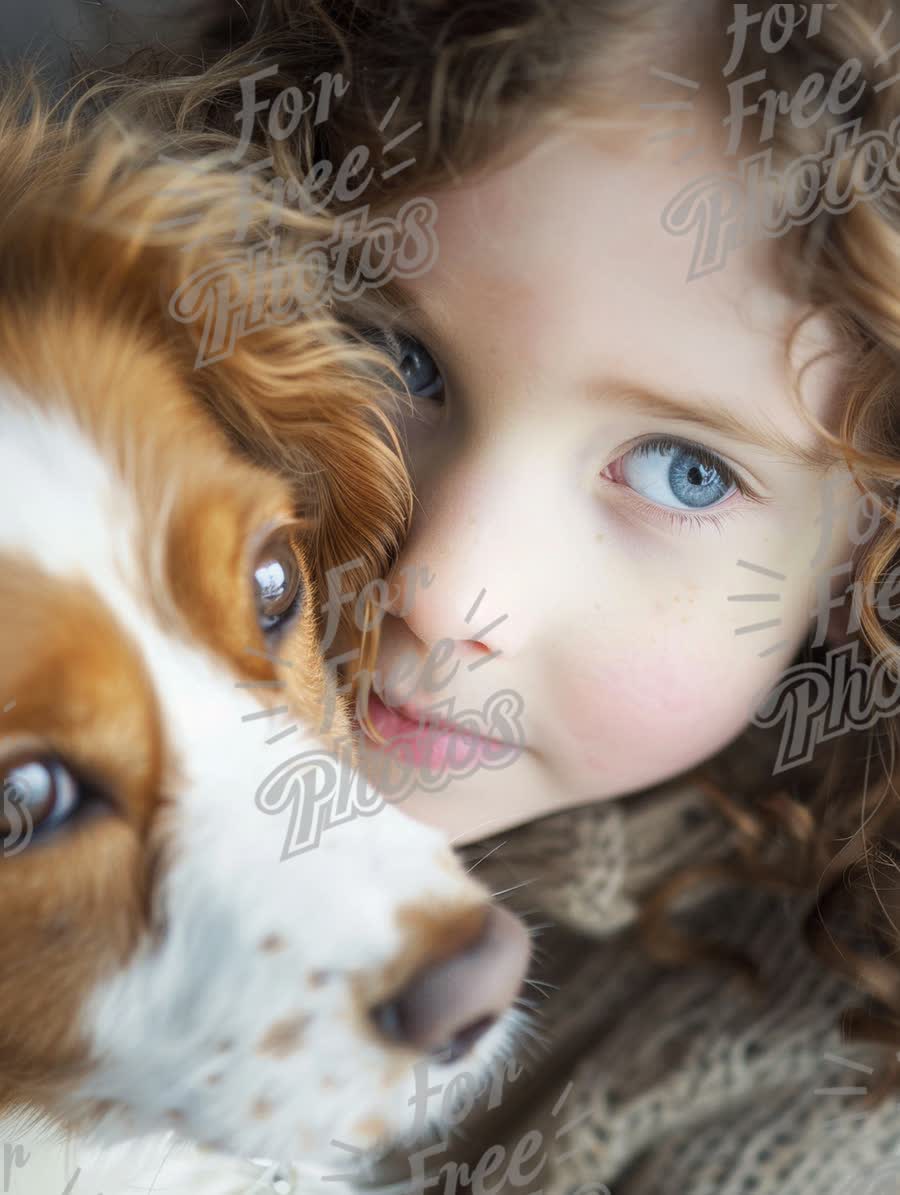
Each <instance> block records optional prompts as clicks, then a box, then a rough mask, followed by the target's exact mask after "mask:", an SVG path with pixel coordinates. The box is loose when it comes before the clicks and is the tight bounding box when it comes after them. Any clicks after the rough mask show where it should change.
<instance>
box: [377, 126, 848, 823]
mask: <svg viewBox="0 0 900 1195" xmlns="http://www.w3.org/2000/svg"><path fill="white" fill-rule="evenodd" d="M674 157H675V151H673V150H672V148H671V145H670V146H669V148H659V147H658V146H657V147H654V148H652V149H651V148H650V147H649V146H648V147H646V148H645V149H644V150H643V151H641V152H634V151H632V152H631V153H630V154H629V155H628V156H622V155H621V154H617V153H614V152H611V151H609V150H605V149H603V148H600V147H598V145H597V144H596V142H595V141H592V140H589V139H588V138H587V137H586V136H584V135H583V134H578V133H573V132H568V133H565V134H563V133H557V134H555V135H554V136H553V137H551V138H550V139H549V140H545V141H544V142H543V143H542V144H541V145H540V146H539V147H538V148H537V149H536V150H534V151H533V152H531V153H530V155H529V156H528V157H527V158H525V159H523V160H521V161H520V162H518V163H517V164H515V165H513V166H512V167H509V168H506V169H504V170H502V171H501V172H499V173H494V174H493V175H491V176H489V177H487V178H483V179H480V180H478V181H470V182H468V183H465V184H464V185H461V186H458V187H455V188H453V189H447V190H445V191H441V192H440V193H438V194H434V195H433V196H432V197H431V198H433V199H434V201H435V203H436V205H437V212H438V217H437V225H436V228H437V236H438V241H439V246H440V249H439V256H438V260H437V263H436V265H435V266H434V267H433V268H432V269H431V270H430V272H429V273H428V274H427V275H424V276H422V277H419V278H417V279H414V280H412V281H409V282H407V284H406V286H407V290H408V294H409V298H410V311H411V313H412V314H411V315H410V317H409V319H408V332H409V334H410V337H414V338H415V340H410V339H403V340H402V341H401V348H400V350H399V352H398V357H405V361H404V369H405V370H406V374H407V377H408V380H409V385H410V388H411V389H412V390H413V391H414V392H415V393H417V394H418V395H419V396H420V397H418V398H417V412H418V413H417V415H416V416H415V417H408V419H407V422H406V424H405V430H406V434H407V436H408V443H409V453H410V463H411V469H412V473H413V479H414V483H415V486H416V493H417V497H418V504H417V511H416V516H415V521H414V525H413V529H412V533H411V535H410V537H409V539H408V541H407V544H406V547H405V550H404V553H403V556H402V558H401V559H400V560H399V562H398V565H397V568H396V569H395V571H394V573H393V574H392V580H393V582H394V585H393V586H392V597H391V601H390V603H388V604H387V605H386V608H387V609H388V611H389V612H388V613H387V614H386V616H385V617H384V620H383V622H382V638H381V648H380V654H379V659H378V664H377V669H376V681H375V687H376V689H378V690H379V691H380V693H381V695H382V697H383V698H384V700H385V702H386V703H387V704H388V705H389V706H390V705H393V706H398V705H403V706H404V708H405V711H406V712H407V713H412V715H413V717H414V718H415V717H416V716H417V715H418V714H419V713H420V712H421V711H424V710H426V709H427V708H428V707H433V709H434V711H435V712H436V713H437V714H438V716H439V717H442V718H443V719H444V720H445V721H446V722H460V721H463V720H464V717H465V715H466V714H468V715H469V716H470V717H469V720H468V724H469V725H472V726H475V725H477V722H474V723H473V722H472V721H471V715H472V713H473V711H477V712H478V714H479V715H481V717H482V723H481V728H482V730H483V731H484V733H485V734H488V735H494V736H495V737H499V738H501V739H503V740H505V741H507V742H516V741H518V742H520V743H521V745H522V749H521V750H520V751H519V752H515V751H507V752H505V753H504V752H503V751H502V750H500V751H499V753H498V757H499V758H501V759H504V760H505V766H502V767H497V766H494V767H484V766H482V767H474V768H472V767H469V768H468V769H466V770H464V771H463V770H458V769H457V770H455V769H454V768H453V767H452V766H451V767H450V768H449V770H448V771H447V772H446V773H445V779H444V782H443V783H442V784H439V785H438V786H437V790H436V791H434V789H435V785H434V783H432V782H431V781H429V780H427V779H426V778H425V775H424V773H422V772H421V771H420V770H418V769H419V768H420V767H421V766H422V760H423V759H424V758H425V757H426V756H427V755H428V750H427V746H428V742H434V737H433V734H432V737H431V739H430V740H428V742H425V743H424V744H423V742H422V733H421V732H419V735H418V740H417V738H416V735H415V734H414V733H412V734H411V733H409V732H411V731H413V727H414V726H415V725H417V724H416V723H413V724H412V725H411V724H410V723H407V722H404V721H402V720H401V721H400V722H397V720H396V719H394V720H392V719H390V718H389V717H387V716H386V715H385V713H384V710H383V707H381V706H380V705H379V704H378V702H377V701H375V700H373V701H372V702H371V704H370V712H372V713H373V721H374V722H375V725H376V726H377V728H378V729H379V730H380V731H381V732H382V734H391V733H393V732H394V731H395V730H396V729H397V727H398V726H399V727H400V728H401V729H405V730H406V731H407V734H405V735H404V736H403V737H404V740H405V741H408V742H412V744H413V745H412V746H406V747H404V748H396V747H395V749H394V751H393V753H392V754H393V757H394V759H395V760H396V763H395V765H394V768H393V769H392V773H391V774H392V775H393V781H392V783H394V785H395V787H394V789H393V791H395V792H396V791H398V789H399V791H400V792H401V793H403V794H407V793H408V794H409V795H408V796H405V799H403V801H402V807H403V808H404V809H405V810H406V811H407V812H408V813H410V814H411V815H413V816H415V817H417V818H420V819H421V820H423V821H426V822H429V823H432V824H435V825H438V826H440V827H443V828H444V829H445V830H446V831H447V832H448V834H449V835H450V836H451V837H453V838H454V839H455V840H456V841H457V842H459V843H463V842H468V841H471V840H473V839H477V838H480V837H483V836H485V835H488V834H492V833H495V832H497V831H499V830H502V829H504V828H506V827H510V826H513V825H516V824H518V823H520V822H524V821H528V820H529V819H532V818H534V817H538V816H541V815H544V814H548V813H552V812H555V811H558V810H560V809H563V808H565V807H567V806H574V805H578V804H582V803H585V802H587V801H591V800H600V799H605V798H610V797H617V796H621V795H623V794H626V793H630V792H634V791H636V790H640V789H644V788H647V787H650V786H652V785H654V784H656V783H659V782H661V781H663V780H666V779H668V778H670V777H674V776H676V775H677V774H679V773H681V772H683V771H685V770H686V769H689V768H691V767H692V766H693V765H696V764H698V763H699V762H701V761H703V760H704V759H707V758H708V757H710V756H712V755H714V754H715V753H716V752H718V751H719V750H720V749H721V748H723V747H724V746H726V745H727V744H728V743H729V742H730V741H731V740H732V739H733V738H735V736H737V735H738V734H739V732H740V731H741V730H742V729H743V728H744V727H745V726H746V725H747V723H748V722H749V721H750V719H751V717H752V715H753V711H754V709H755V708H756V706H757V705H758V704H759V702H760V700H761V698H762V696H763V695H764V693H765V692H766V690H767V689H768V688H769V687H771V685H773V684H774V683H775V682H776V680H777V679H778V677H779V674H780V673H781V672H782V670H783V669H784V668H785V667H786V666H787V665H788V664H789V663H790V662H791V659H792V657H793V656H794V655H795V653H796V652H797V650H798V648H799V647H800V646H801V644H802V641H803V639H804V637H805V635H806V634H807V632H808V630H809V628H810V624H811V620H812V619H813V616H814V613H815V610H816V601H817V595H818V596H820V594H821V587H820V583H819V582H817V576H818V575H819V574H821V575H822V576H827V575H828V573H829V569H830V568H831V567H833V566H836V565H838V564H839V563H841V562H843V561H845V560H847V559H848V558H849V556H850V552H851V547H850V543H849V539H848V535H847V526H846V519H844V520H837V519H829V518H828V517H827V515H826V513H825V512H827V511H830V510H832V509H846V506H847V503H848V502H849V501H850V498H851V495H852V494H854V493H855V491H854V490H853V488H852V485H851V483H850V480H849V474H848V473H847V472H846V470H845V469H844V468H843V466H841V467H840V468H839V469H837V470H834V471H833V472H832V473H831V474H830V475H829V476H828V477H826V474H824V473H823V472H822V471H821V470H820V469H816V468H813V467H812V466H810V465H809V464H804V463H803V462H802V461H800V460H798V459H796V458H795V457H793V456H792V455H791V454H790V445H797V446H804V445H805V446H807V447H810V446H812V445H813V444H814V442H815V436H814V432H813V430H812V429H811V428H809V427H808V426H807V425H806V424H805V423H804V421H803V419H802V418H801V417H800V416H799V415H798V414H797V413H796V412H795V410H794V409H793V407H792V405H791V400H790V378H789V374H788V372H787V369H786V368H785V365H784V354H783V343H784V336H785V333H786V330H787V328H788V325H789V321H790V319H791V317H792V316H794V315H796V314H797V310H798V309H796V308H795V307H794V306H792V304H791V302H789V300H788V299H787V298H786V297H785V296H784V295H782V294H781V293H779V291H778V290H777V289H776V287H775V283H774V280H773V275H772V270H771V263H772V255H773V254H775V253H777V252H778V251H779V248H780V247H781V243H780V242H778V241H771V240H770V241H764V242H758V243H757V244H756V245H755V246H751V247H746V248H743V249H740V250H737V251H734V252H731V253H730V254H729V255H728V256H727V257H726V260H725V265H724V268H722V269H720V270H719V271H717V272H715V273H711V274H707V275H705V276H701V277H699V278H695V279H693V280H691V281H688V271H689V267H690V258H691V254H692V250H693V243H692V240H691V238H690V237H675V236H673V235H671V234H670V233H669V232H667V231H665V230H664V228H663V227H662V224H661V214H662V211H663V208H664V207H665V204H666V203H667V201H668V200H669V199H671V198H672V196H674V195H675V194H676V193H677V192H678V191H679V190H681V189H682V188H683V187H684V186H686V185H687V184H688V183H690V182H692V181H693V180H695V179H696V178H697V177H699V176H700V175H701V174H702V173H704V172H705V171H706V170H709V169H716V170H725V169H728V168H729V167H728V166H723V165H722V164H721V163H720V162H714V163H712V164H711V163H710V162H709V161H704V160H703V158H702V157H701V158H698V157H696V156H695V157H692V158H691V160H690V161H689V162H685V163H682V164H681V165H676V164H675V163H674V161H673V159H674ZM730 168H731V169H733V163H732V164H731V167H730ZM782 251H783V250H782ZM415 341H418V342H420V343H419V344H416V343H415ZM830 343H832V342H831V341H829V340H828V336H827V330H826V328H825V327H824V326H823V325H822V324H821V323H816V324H814V325H810V331H809V332H808V333H807V334H806V335H805V336H804V338H803V339H802V340H801V341H800V344H801V346H802V348H803V351H802V353H800V354H798V355H796V357H795V364H797V363H802V362H803V361H805V360H807V359H808V357H811V356H812V355H813V354H814V352H815V351H816V350H821V349H822V348H823V347H826V346H827V345H829V344H830ZM838 389H839V387H838V385H837V369H836V363H835V361H834V360H833V359H832V360H831V361H829V362H820V363H819V364H816V365H814V366H812V367H810V369H809V370H808V371H807V372H806V374H805V376H804V380H803V384H802V390H801V393H802V396H803V398H804V401H805V403H806V404H807V405H808V407H809V409H810V410H811V411H812V412H813V413H814V414H815V415H816V416H817V417H819V418H820V419H822V420H823V421H824V422H825V423H826V425H828V426H830V427H834V426H836V418H837V416H838V414H839V412H840V404H841V394H840V393H838ZM651 395H652V396H654V397H652V398H651V397H650V396H651ZM742 429H743V430H742ZM774 435H779V436H780V437H781V438H782V440H783V441H784V442H785V446H784V447H781V448H776V447H773V446H771V445H767V443H766V437H768V438H769V440H770V441H771V439H772V437H773V436H774ZM836 482H837V484H835V483H836ZM826 487H827V488H828V491H829V495H828V496H826ZM826 535H827V544H826V547H825V550H824V555H823V556H821V558H820V559H819V560H817V561H816V564H815V567H812V561H813V558H814V557H816V556H817V554H819V549H820V544H821V541H822V538H823V536H826ZM761 570H766V571H761ZM773 574H781V576H774V575H773ZM846 581H847V578H846V577H844V578H842V579H841V581H840V584H838V586H837V590H838V591H840V590H843V588H844V585H845V584H846ZM749 594H768V595H773V596H772V597H771V598H769V599H764V600H753V599H748V598H746V597H745V596H743V595H749ZM473 608H474V610H473ZM757 624H763V627H762V628H761V629H759V630H750V629H748V628H751V627H753V626H754V625H757ZM490 653H493V654H492V655H491V654H490ZM429 661H430V667H428V668H426V667H425V666H426V664H428V663H429ZM476 665H477V666H476ZM473 666H474V667H473ZM404 669H405V671H404ZM392 673H393V677H392V675H391V674H392ZM395 682H396V683H395ZM501 691H503V692H506V693H507V694H509V693H510V691H511V693H512V694H513V695H515V696H514V697H509V696H508V697H507V698H506V699H505V704H504V701H499V702H498V700H496V699H495V700H494V701H493V702H492V701H491V699H492V697H495V695H497V694H498V693H500V692H501ZM519 704H520V705H521V709H520V711H518V712H517V706H518V705H519ZM498 706H499V707H502V708H504V709H505V710H506V712H507V718H506V721H505V722H503V721H496V720H495V721H493V722H492V723H491V724H489V725H486V724H485V722H484V719H485V718H487V719H488V722H490V718H491V715H490V714H489V713H485V712H484V711H490V710H496V709H497V708H498ZM416 743H418V747H417V746H416ZM446 746H447V743H446V741H443V742H442V743H441V744H439V746H438V748H437V750H438V752H440V751H441V750H443V749H444V748H445V747H446ZM458 746H459V744H458V742H454V740H451V741H450V753H451V754H452V752H453V750H455V749H456V748H457V747H458ZM362 767H363V770H364V771H366V772H367V773H368V774H369V775H370V777H371V779H372V780H373V782H374V783H376V784H378V783H379V782H383V779H384V775H385V773H384V767H385V749H384V748H379V747H376V746H375V745H374V744H373V742H372V740H369V739H366V740H365V741H364V746H363V751H362ZM413 767H415V768H416V769H417V770H416V771H415V772H414V774H413V775H412V777H411V778H410V779H409V780H407V782H406V783H405V786H404V787H402V788H401V787H400V785H401V783H402V782H401V780H400V779H398V777H400V775H401V773H402V774H403V775H404V776H406V775H407V774H408V773H409V770H410V769H411V768H413ZM398 769H399V771H398ZM455 772H456V774H455Z"/></svg>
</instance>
